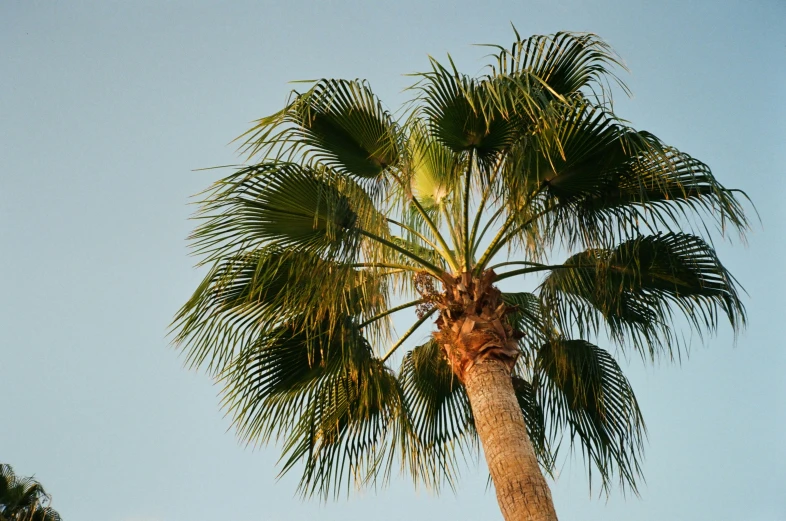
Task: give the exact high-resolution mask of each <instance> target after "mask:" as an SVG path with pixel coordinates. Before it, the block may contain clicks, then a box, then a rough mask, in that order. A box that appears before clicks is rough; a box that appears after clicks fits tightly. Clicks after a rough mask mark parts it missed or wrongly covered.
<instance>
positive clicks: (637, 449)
mask: <svg viewBox="0 0 786 521" xmlns="http://www.w3.org/2000/svg"><path fill="white" fill-rule="evenodd" d="M493 47H494V49H495V54H493V55H492V57H491V62H490V64H489V67H488V69H487V70H486V73H485V74H484V75H482V76H480V77H470V76H467V75H465V74H462V73H460V72H459V71H458V70H457V69H456V67H455V65H454V64H453V62H452V60H448V63H447V64H444V63H441V62H439V61H437V60H435V59H433V58H431V59H430V66H431V67H430V70H428V71H427V72H424V73H420V74H416V75H415V78H416V80H415V83H414V85H413V86H412V87H411V89H410V92H411V93H412V97H411V100H410V101H409V102H408V103H407V104H406V105H405V108H404V110H403V111H402V112H401V113H400V116H398V117H394V115H393V114H392V113H391V112H390V111H389V110H387V109H386V108H385V107H384V105H383V104H382V103H381V101H380V100H379V99H377V97H376V96H375V95H374V94H373V92H372V90H371V87H370V86H369V85H368V83H367V82H365V81H361V80H340V79H324V80H319V81H316V82H313V83H311V84H309V85H308V86H307V88H306V89H305V90H304V91H302V92H301V91H293V92H292V93H291V95H290V97H289V99H288V101H287V103H286V105H285V107H284V108H283V109H282V110H280V111H279V112H276V113H275V114H273V115H270V116H267V117H264V118H261V119H259V120H257V121H256V123H255V125H254V126H253V127H252V128H251V129H250V130H249V131H248V132H246V133H245V134H243V136H241V138H239V139H240V142H241V149H242V151H243V152H244V153H246V154H247V155H248V157H249V159H250V161H249V164H247V165H246V166H243V167H241V168H238V169H237V170H236V171H234V172H232V173H230V174H229V175H227V176H226V177H224V178H223V179H221V180H219V181H217V182H216V183H215V184H214V185H213V186H211V187H210V188H209V189H208V190H206V191H205V192H204V193H202V194H201V196H200V209H199V211H198V213H197V215H196V219H197V220H198V222H199V224H198V226H197V227H196V230H195V231H194V233H193V235H192V236H191V240H192V244H193V246H194V251H195V252H196V253H197V254H198V255H200V257H201V260H200V264H201V265H203V266H206V267H208V273H207V275H206V276H205V278H204V281H203V282H202V283H201V284H200V286H199V287H198V288H197V290H196V292H195V293H194V295H193V296H192V297H191V298H190V299H189V300H188V302H187V303H186V304H185V305H184V306H183V307H182V309H181V310H180V311H179V313H178V314H177V316H176V318H175V321H174V322H173V331H174V334H175V343H176V344H177V345H178V346H179V347H180V348H181V349H183V351H184V353H185V354H186V357H187V361H188V363H189V364H190V365H192V366H194V367H203V368H205V369H206V370H207V371H208V372H209V373H210V374H211V375H212V376H214V377H215V378H217V379H218V380H219V381H220V382H221V383H222V385H223V397H224V398H223V403H224V406H225V407H226V410H227V411H228V412H229V414H230V415H231V417H232V418H233V420H234V425H235V427H236V428H237V431H238V433H239V435H240V437H241V438H243V439H244V440H246V441H247V442H249V443H266V442H268V441H271V440H277V441H279V442H280V443H281V444H282V446H283V451H284V456H283V457H282V461H283V471H287V470H289V469H291V468H292V467H294V466H296V465H302V466H303V479H302V481H301V490H302V492H304V493H306V494H310V493H318V494H322V495H325V496H326V495H329V494H331V493H338V491H339V490H340V488H341V487H342V486H344V485H351V484H353V483H354V484H366V483H369V482H375V481H376V480H378V479H381V480H383V481H384V480H386V479H387V478H388V477H389V475H390V472H391V470H392V469H393V468H394V467H396V466H397V465H400V466H401V468H402V469H403V470H405V471H406V472H408V473H410V474H411V475H412V476H413V477H414V479H415V480H416V481H419V482H424V483H426V484H427V485H429V486H433V487H439V486H440V485H442V484H445V483H447V484H448V485H451V486H452V484H453V483H454V480H455V477H456V475H457V472H458V463H459V462H460V460H461V459H463V456H466V455H471V454H473V453H476V452H477V433H476V430H475V425H474V423H473V422H474V420H473V414H472V410H471V408H470V405H469V401H468V398H467V395H466V390H465V386H464V383H465V377H466V371H468V370H469V368H471V367H472V366H473V365H474V364H477V363H479V362H480V361H482V360H484V359H486V358H489V357H490V358H494V359H497V360H503V361H505V363H506V364H508V365H509V367H510V371H511V378H512V383H513V387H514V389H515V392H516V397H517V399H518V403H519V405H520V407H521V411H522V414H523V415H524V418H525V420H526V424H527V431H528V433H529V437H530V438H531V440H532V443H533V445H534V447H535V451H536V454H537V456H538V458H539V461H540V463H541V465H542V467H543V469H544V470H545V471H547V472H548V471H550V470H551V469H552V468H553V464H554V457H555V453H556V449H557V448H558V447H559V446H560V440H562V439H563V437H565V438H566V439H568V440H569V441H570V444H571V445H572V446H574V445H575V446H576V447H578V448H580V450H581V452H582V454H583V455H584V459H585V461H586V462H587V467H588V469H589V471H590V474H592V472H593V471H594V472H597V473H598V475H599V476H600V478H601V483H602V485H603V487H607V486H608V485H609V483H611V482H612V481H613V480H614V479H616V480H618V481H619V482H620V483H621V484H622V485H623V486H630V487H632V489H633V490H634V491H635V490H636V480H637V477H638V476H639V472H640V467H639V458H640V457H641V449H642V438H643V437H644V436H645V432H646V430H645V427H644V422H643V420H642V416H641V412H640V410H639V407H638V403H637V401H636V398H635V395H634V394H633V391H632V389H631V387H630V384H629V382H628V380H627V379H626V378H625V376H624V374H623V373H622V370H621V369H620V367H619V365H618V364H617V362H616V361H615V359H614V357H613V356H612V355H611V354H609V352H607V351H606V350H604V349H602V348H601V347H598V346H597V345H595V343H596V342H599V341H602V340H603V339H607V341H608V342H611V343H612V344H614V345H616V346H617V347H618V348H619V349H620V351H621V352H623V353H625V352H631V351H632V352H636V353H639V354H640V355H641V356H642V357H643V358H644V359H645V360H655V359H657V358H659V357H660V356H664V355H665V356H667V357H672V358H673V357H675V356H678V355H679V353H680V350H681V349H683V348H684V345H683V344H682V341H681V338H682V333H681V331H679V330H676V329H675V328H674V325H673V322H674V320H675V319H676V318H677V317H678V316H682V317H684V318H685V319H686V324H687V327H689V328H691V329H692V330H694V331H697V332H699V333H703V332H713V331H714V330H715V329H716V328H717V327H718V325H719V324H720V323H721V321H724V320H725V321H728V322H729V323H730V324H731V326H732V327H733V328H734V329H735V331H736V330H738V329H740V328H741V327H743V326H744V324H745V309H744V306H743V304H742V302H741V300H740V298H739V288H738V284H737V282H736V280H735V279H734V278H733V276H732V275H731V274H730V273H729V272H728V271H727V270H726V269H725V268H724V266H723V265H722V264H721V262H720V260H719V259H718V257H717V255H716V253H715V251H714V249H713V247H712V244H711V242H709V235H710V233H711V232H712V231H715V230H716V231H719V232H720V233H721V234H725V235H728V232H729V231H730V230H731V231H734V232H735V233H739V234H741V235H742V234H744V233H745V231H746V229H747V226H748V221H747V219H746V216H745V213H744V211H743V206H742V201H744V200H745V196H744V194H743V193H741V192H738V191H734V190H730V189H727V188H725V187H724V186H723V185H721V184H720V183H719V182H718V181H717V180H716V179H715V177H714V175H713V173H712V171H711V169H710V168H709V167H708V166H707V165H706V164H705V163H703V162H701V161H699V160H697V159H695V158H693V157H691V156H690V155H688V154H686V153H684V152H682V151H680V150H678V149H676V148H674V147H672V146H669V145H666V144H665V143H663V142H662V141H661V140H660V139H658V138H657V137H656V136H654V135H653V134H651V133H649V132H646V131H642V130H636V129H635V128H633V127H632V126H630V125H629V124H628V123H627V122H625V121H623V120H622V119H620V118H618V117H617V116H616V115H615V114H614V112H613V108H612V103H611V92H612V90H613V89H612V87H611V86H612V84H615V85H619V86H621V88H622V89H623V90H624V91H626V92H627V88H626V87H625V86H624V84H623V83H622V82H621V81H620V80H619V78H618V77H617V76H616V74H615V71H616V70H617V69H618V68H619V67H620V66H621V62H620V60H619V58H618V57H617V56H616V54H614V52H613V51H612V50H611V49H610V47H609V46H608V45H607V44H606V43H605V42H604V41H603V40H601V39H600V38H598V37H597V36H595V35H593V34H577V33H567V32H564V33H557V34H554V35H550V36H533V37H530V38H521V37H520V36H519V35H518V33H516V39H515V42H514V43H513V44H512V45H511V46H510V47H504V48H503V47H500V46H493ZM565 252H568V254H569V256H568V258H567V260H564V261H562V262H559V261H555V260H553V258H554V256H556V255H565ZM527 276H534V277H538V279H537V280H539V282H540V284H539V286H538V288H537V290H536V291H534V292H523V291H521V292H501V291H499V289H497V288H496V283H497V282H499V281H501V280H504V279H512V280H516V279H513V278H514V277H527ZM481 304H482V305H481ZM492 304H493V305H492ZM484 306H485V307H484ZM481 308H482V309H481ZM492 308H493V309H492ZM406 310H409V312H410V314H411V316H412V322H411V324H410V325H411V327H409V328H408V329H407V330H406V331H404V332H398V334H396V331H394V328H393V327H392V316H393V315H394V314H395V313H401V314H402V315H403V314H406V313H407V311H406ZM413 310H414V311H415V313H414V314H412V313H411V312H412V311H413ZM459 317H460V319H461V322H458V320H459ZM479 321H480V322H482V323H484V324H486V323H488V324H489V325H488V327H487V328H486V326H483V327H484V328H486V329H483V334H485V335H491V336H492V337H493V338H496V339H498V338H503V337H504V338H506V339H509V340H506V341H505V342H502V343H500V342H496V343H493V342H492V343H491V344H489V346H490V347H488V349H485V348H483V349H480V348H478V349H474V348H473V349H459V348H455V349H453V348H449V349H446V348H445V347H444V346H445V345H451V346H457V345H460V342H459V340H457V339H458V336H457V335H459V336H460V334H461V331H453V330H451V329H450V328H451V327H453V326H455V327H459V326H460V325H461V324H467V323H468V322H471V323H472V324H476V323H480V322H479ZM484 321H485V322H484ZM457 324H458V325H459V326H457ZM472 324H471V325H470V326H469V328H470V330H471V329H472V327H473V325H472ZM428 326H433V327H431V329H430V330H429V327H428ZM455 327H454V329H455ZM461 327H466V326H461ZM495 327H496V328H497V332H496V333H495V332H494V331H493V330H494V328H495ZM459 329H460V328H459ZM451 331H453V332H452V333H451ZM429 332H431V333H435V334H433V335H432V336H430V337H428V336H425V335H427V334H428V333H429ZM473 334H474V333H473ZM494 335H497V336H494ZM424 337H425V338H426V340H425V342H423V343H420V344H419V345H416V346H414V347H410V344H411V343H412V340H415V339H417V338H424ZM510 339H512V340H510ZM457 342H458V343H457ZM492 344H493V345H492ZM484 349H485V350H484ZM404 350H406V352H402V351H404ZM394 354H395V355H396V356H393V355H394ZM394 360H400V365H398V364H397V365H393V361H394Z"/></svg>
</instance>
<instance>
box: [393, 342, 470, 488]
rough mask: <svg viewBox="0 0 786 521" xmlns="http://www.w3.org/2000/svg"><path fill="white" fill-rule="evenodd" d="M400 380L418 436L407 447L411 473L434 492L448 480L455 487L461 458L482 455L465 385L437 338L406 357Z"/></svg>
mask: <svg viewBox="0 0 786 521" xmlns="http://www.w3.org/2000/svg"><path fill="white" fill-rule="evenodd" d="M399 379H400V382H401V389H402V393H403V398H404V406H405V410H406V413H407V418H408V423H409V425H410V428H409V430H410V431H411V432H412V435H413V437H414V439H413V440H412V441H410V442H409V443H408V445H409V447H411V448H410V450H409V453H408V455H407V456H408V461H407V463H408V465H409V467H410V471H411V473H412V474H413V476H414V477H415V478H416V479H422V480H423V481H424V482H425V483H426V484H427V485H429V486H431V487H433V488H439V486H440V484H441V483H442V482H443V481H445V482H447V484H448V485H449V486H451V487H453V486H454V485H455V480H456V478H457V475H458V470H457V459H456V457H457V456H459V455H462V456H464V458H467V457H472V455H473V454H472V453H473V452H474V453H475V454H476V452H477V439H476V434H475V427H474V425H473V423H472V411H471V410H470V406H469V401H468V400H467V394H466V392H465V390H464V386H463V385H462V384H461V382H459V381H458V379H456V377H455V375H454V374H453V370H452V369H451V368H450V366H449V365H448V362H447V360H446V359H445V356H444V354H443V353H442V350H441V349H440V347H439V345H438V344H437V342H435V341H434V340H429V341H428V342H426V343H425V344H422V345H419V346H417V347H415V348H413V349H412V350H411V351H410V352H409V353H407V354H406V356H405V357H404V360H403V362H402V365H401V371H400V376H399ZM473 449H474V450H473Z"/></svg>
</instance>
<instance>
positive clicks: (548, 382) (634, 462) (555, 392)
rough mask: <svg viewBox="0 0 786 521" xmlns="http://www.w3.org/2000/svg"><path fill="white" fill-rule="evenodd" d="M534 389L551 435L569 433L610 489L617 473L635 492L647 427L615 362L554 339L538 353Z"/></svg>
mask: <svg viewBox="0 0 786 521" xmlns="http://www.w3.org/2000/svg"><path fill="white" fill-rule="evenodd" d="M533 382H534V384H533V387H534V388H535V390H536V393H537V395H538V401H539V402H540V404H541V406H542V407H543V409H544V412H545V417H546V418H547V419H546V423H547V428H548V429H549V430H550V431H551V432H552V433H560V432H561V431H562V429H567V430H568V435H569V438H570V441H571V444H575V445H579V448H580V450H581V451H582V453H583V455H584V456H585V459H586V460H587V463H588V470H589V475H590V480H591V478H592V472H593V469H595V470H596V471H597V472H598V473H599V474H600V477H601V483H602V486H603V488H607V487H608V486H609V484H610V481H611V478H612V477H613V475H614V474H615V473H616V474H617V475H618V478H619V481H620V485H622V486H623V487H625V486H630V487H631V488H632V490H633V491H634V492H635V491H636V478H637V477H638V476H639V474H640V465H639V459H640V457H641V451H642V441H643V436H644V435H645V433H646V430H645V427H644V421H643V419H642V416H641V411H640V410H639V406H638V403H637V401H636V397H635V395H634V394H633V390H632V389H631V387H630V383H629V382H628V380H627V378H625V375H624V374H623V373H622V370H621V369H620V367H619V366H618V365H617V362H615V361H614V358H613V357H612V356H611V355H610V354H608V353H607V352H606V351H604V350H603V349H601V348H599V347H597V346H595V345H593V344H591V343H589V342H587V341H585V340H567V339H554V340H552V341H550V342H548V343H546V344H544V345H543V346H542V347H541V348H540V350H539V351H538V354H537V358H536V360H535V367H534V380H533Z"/></svg>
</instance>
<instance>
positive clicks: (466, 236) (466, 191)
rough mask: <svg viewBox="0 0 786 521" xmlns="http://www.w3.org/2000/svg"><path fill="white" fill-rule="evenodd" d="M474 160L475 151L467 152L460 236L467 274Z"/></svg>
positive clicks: (470, 253)
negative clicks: (462, 222)
mask: <svg viewBox="0 0 786 521" xmlns="http://www.w3.org/2000/svg"><path fill="white" fill-rule="evenodd" d="M474 159H475V149H474V148H472V149H470V151H469V160H468V161H467V173H466V175H465V176H464V177H465V180H464V208H463V210H464V226H463V227H462V229H461V231H462V235H464V241H463V242H464V247H463V248H462V249H463V250H464V271H466V272H469V270H470V264H471V263H472V260H471V257H472V251H471V249H470V245H471V243H470V231H469V200H470V191H471V190H472V163H473V162H474Z"/></svg>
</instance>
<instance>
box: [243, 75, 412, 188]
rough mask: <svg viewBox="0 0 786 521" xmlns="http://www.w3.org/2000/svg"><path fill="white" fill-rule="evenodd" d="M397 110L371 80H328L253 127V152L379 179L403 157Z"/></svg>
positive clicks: (248, 138)
mask: <svg viewBox="0 0 786 521" xmlns="http://www.w3.org/2000/svg"><path fill="white" fill-rule="evenodd" d="M397 132H398V131H397V127H396V125H395V123H394V121H393V119H392V117H391V115H390V114H389V113H388V112H387V111H386V110H385V109H384V108H383V107H382V104H381V103H380V101H379V99H378V98H377V97H376V96H374V94H373V93H372V91H371V88H370V87H369V86H368V84H367V83H366V82H362V81H358V80H354V81H349V80H336V79H325V80H320V81H318V82H316V84H315V85H314V86H313V87H312V88H311V89H309V90H308V91H307V92H305V93H302V94H301V93H297V92H295V93H293V100H292V101H291V102H290V103H289V104H288V105H287V107H286V108H285V109H284V110H282V111H281V112H278V113H276V114H274V115H273V116H270V117H267V118H262V119H260V120H258V121H257V125H256V126H255V127H253V128H252V129H251V130H249V131H248V132H247V133H246V134H245V135H244V136H241V137H242V138H245V142H244V149H245V151H246V152H247V153H249V155H254V154H257V153H262V154H264V155H267V156H271V155H273V156H276V157H285V158H289V159H292V158H296V157H298V155H302V157H306V158H309V159H312V160H315V161H317V162H318V163H321V164H323V165H327V166H330V167H331V168H333V169H335V170H336V171H339V172H342V173H345V174H347V175H350V176H355V177H358V178H361V179H371V180H374V179H378V178H379V177H380V175H381V174H382V172H383V171H384V170H385V169H386V168H388V167H390V166H393V165H395V164H396V163H397V162H398V158H399V143H398V142H399V137H398V135H397Z"/></svg>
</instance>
